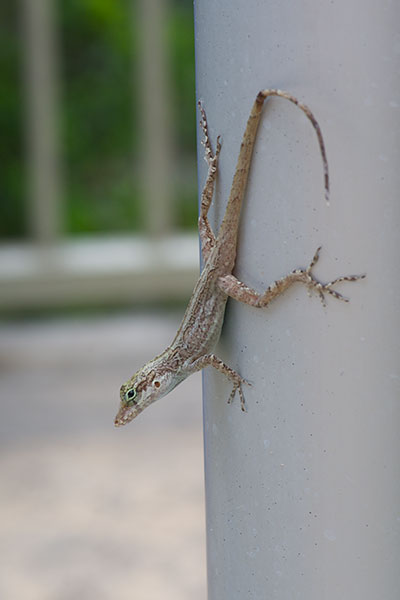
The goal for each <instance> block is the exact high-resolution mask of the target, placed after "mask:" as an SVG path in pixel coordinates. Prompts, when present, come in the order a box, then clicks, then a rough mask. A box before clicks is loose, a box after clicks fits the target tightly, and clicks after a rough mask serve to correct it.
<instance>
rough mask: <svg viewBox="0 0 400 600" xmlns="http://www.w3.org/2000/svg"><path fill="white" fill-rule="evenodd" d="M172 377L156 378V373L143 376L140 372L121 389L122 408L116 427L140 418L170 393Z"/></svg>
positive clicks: (165, 375)
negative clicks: (148, 407) (152, 404)
mask: <svg viewBox="0 0 400 600" xmlns="http://www.w3.org/2000/svg"><path fill="white" fill-rule="evenodd" d="M170 379H171V378H170V377H169V376H168V374H166V373H165V374H163V375H162V376H161V377H155V375H154V373H148V374H146V375H143V376H141V373H140V371H139V372H138V373H136V374H135V375H134V376H133V377H132V378H131V379H130V380H129V381H128V382H127V383H124V384H123V385H122V386H121V389H120V399H121V403H120V407H119V411H118V413H117V416H116V417H115V421H114V424H115V426H116V427H120V426H121V425H126V424H127V423H129V422H130V421H132V420H133V419H134V418H135V417H137V416H138V414H140V413H141V412H142V410H144V409H145V408H146V406H148V405H149V404H151V403H152V402H155V401H156V400H158V399H159V398H162V396H164V395H165V394H167V393H168V392H169V390H170V389H171V387H170Z"/></svg>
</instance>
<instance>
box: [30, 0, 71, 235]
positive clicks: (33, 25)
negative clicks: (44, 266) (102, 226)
mask: <svg viewBox="0 0 400 600" xmlns="http://www.w3.org/2000/svg"><path fill="white" fill-rule="evenodd" d="M21 10H22V21H23V32H24V36H23V37H24V40H25V47H24V62H25V110H26V122H27V124H26V130H27V156H28V171H29V178H28V179H29V192H28V203H29V204H28V210H29V228H30V233H31V235H32V237H33V239H34V240H35V241H37V242H38V243H41V244H43V243H49V242H54V241H55V240H56V239H57V237H58V236H59V234H60V230H61V196H62V191H61V177H60V165H59V143H58V123H57V119H58V100H59V99H58V72H57V57H58V52H57V43H56V24H55V15H54V11H55V3H54V2H53V1H52V0H35V2H32V0H23V2H22V6H21Z"/></svg>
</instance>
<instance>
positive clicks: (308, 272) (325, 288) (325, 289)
mask: <svg viewBox="0 0 400 600" xmlns="http://www.w3.org/2000/svg"><path fill="white" fill-rule="evenodd" d="M321 247H322V246H319V247H318V248H317V250H316V252H315V254H314V256H313V258H312V261H311V262H310V264H309V265H308V267H307V269H305V270H303V269H297V270H296V271H293V273H295V274H298V275H302V278H301V281H303V282H304V283H305V284H306V285H307V287H308V294H309V295H311V292H312V291H313V290H316V291H317V293H318V295H319V297H320V300H321V302H322V305H323V306H326V302H325V295H324V294H325V293H327V294H330V295H331V296H333V297H334V298H337V299H338V300H343V302H349V298H346V297H345V296H343V295H342V294H340V293H339V292H337V291H336V290H334V289H333V287H332V286H334V285H336V284H337V283H341V282H342V281H358V279H364V278H365V277H366V275H365V274H363V275H345V276H343V277H337V278H336V279H334V280H333V281H330V282H329V283H321V282H320V281H318V280H317V279H315V278H314V276H313V274H312V269H313V267H314V266H315V265H316V264H317V262H318V259H319V254H320V251H321Z"/></svg>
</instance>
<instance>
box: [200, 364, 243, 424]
mask: <svg viewBox="0 0 400 600" xmlns="http://www.w3.org/2000/svg"><path fill="white" fill-rule="evenodd" d="M204 367H214V369H217V371H219V372H220V373H223V374H224V375H226V376H227V377H228V379H230V380H231V381H232V382H233V389H232V391H231V394H230V396H229V399H228V404H230V403H231V402H232V400H233V398H234V396H235V394H236V391H237V392H238V394H239V398H240V407H241V409H242V411H243V412H245V411H246V408H245V402H244V396H243V391H242V383H246V384H247V385H250V384H249V382H248V381H246V380H245V379H243V377H241V376H240V375H239V373H237V372H236V371H234V370H233V369H231V367H228V365H226V364H225V363H224V362H223V361H222V360H221V359H220V358H218V357H217V356H215V354H206V355H204V356H201V357H200V358H198V359H197V360H195V361H194V362H193V363H191V365H190V366H189V369H190V372H191V373H194V372H195V371H200V370H201V369H204Z"/></svg>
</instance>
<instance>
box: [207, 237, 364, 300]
mask: <svg viewBox="0 0 400 600" xmlns="http://www.w3.org/2000/svg"><path fill="white" fill-rule="evenodd" d="M320 250H321V247H319V248H318V249H317V251H316V252H315V254H314V256H313V259H312V261H311V262H310V264H309V265H308V267H307V268H306V269H296V270H295V271H292V273H289V275H286V277H282V279H278V280H277V281H274V283H273V284H272V285H270V286H269V287H268V288H267V289H266V291H265V292H264V293H263V294H258V293H257V292H256V291H255V290H253V289H251V288H249V287H247V286H246V285H245V284H244V283H242V282H241V281H239V280H238V279H237V278H236V277H235V276H234V275H225V276H224V277H220V278H219V280H218V285H219V287H220V289H221V290H222V291H224V292H225V293H226V294H228V296H230V297H231V298H234V300H238V301H239V302H243V303H245V304H249V305H250V306H255V307H257V308H262V307H264V306H267V305H268V304H269V303H270V302H271V300H274V298H277V297H278V296H280V295H281V294H283V292H285V291H286V290H287V289H288V288H289V287H290V286H291V285H293V284H294V283H304V284H305V285H306V286H307V287H308V291H309V293H310V292H311V291H312V290H315V291H316V292H317V293H318V295H319V297H320V299H321V302H322V304H323V305H324V306H325V296H324V294H325V293H327V294H331V296H334V297H335V298H337V299H338V300H343V301H344V302H348V301H349V300H348V298H345V297H344V296H342V294H340V293H339V292H337V291H336V290H334V289H333V286H334V285H336V284H337V283H340V282H342V281H357V280H358V279H364V277H365V275H347V276H344V277H338V278H337V279H334V280H333V281H330V282H329V283H325V284H324V283H320V282H319V281H318V280H317V279H315V277H314V275H313V274H312V268H313V267H314V266H315V264H316V263H317V261H318V259H319V253H320Z"/></svg>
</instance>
